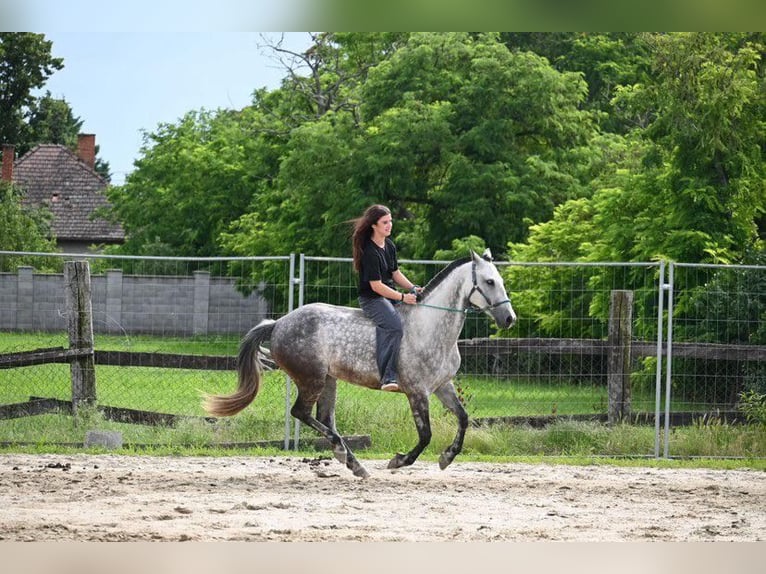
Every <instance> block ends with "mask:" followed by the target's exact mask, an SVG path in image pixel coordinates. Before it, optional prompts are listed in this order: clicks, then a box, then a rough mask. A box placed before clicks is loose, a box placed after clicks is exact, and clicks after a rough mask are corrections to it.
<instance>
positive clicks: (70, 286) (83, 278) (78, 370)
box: [64, 261, 96, 413]
mask: <svg viewBox="0 0 766 574" xmlns="http://www.w3.org/2000/svg"><path fill="white" fill-rule="evenodd" d="M64 286H65V289H66V308H67V317H68V325H69V348H70V349H83V350H87V351H90V353H88V354H87V355H85V356H83V357H78V358H76V359H73V360H72V362H71V375H72V409H73V411H74V412H75V413H76V412H77V407H78V406H79V405H81V404H92V403H95V401H96V369H95V364H94V361H93V307H92V302H91V296H90V293H91V291H90V266H89V265H88V262H87V261H67V262H66V264H65V265H64Z"/></svg>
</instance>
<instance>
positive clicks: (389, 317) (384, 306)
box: [359, 297, 403, 381]
mask: <svg viewBox="0 0 766 574" xmlns="http://www.w3.org/2000/svg"><path fill="white" fill-rule="evenodd" d="M359 306H360V307H361V308H362V312H363V313H364V315H365V316H366V317H369V318H370V319H372V320H373V321H374V322H375V325H377V328H376V329H375V353H376V358H377V362H378V374H379V375H380V379H381V381H389V380H398V379H399V376H398V373H397V370H396V363H397V361H398V359H399V346H400V345H401V342H402V333H403V330H402V320H401V317H399V313H398V312H397V311H396V309H395V308H394V305H393V303H392V302H391V301H389V300H388V299H386V298H385V297H359Z"/></svg>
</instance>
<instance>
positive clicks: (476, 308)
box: [418, 257, 511, 315]
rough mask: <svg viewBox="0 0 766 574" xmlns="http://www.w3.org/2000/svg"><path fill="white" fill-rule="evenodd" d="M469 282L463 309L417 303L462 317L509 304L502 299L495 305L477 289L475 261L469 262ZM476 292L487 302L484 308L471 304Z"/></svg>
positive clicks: (506, 300) (479, 288)
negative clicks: (462, 315)
mask: <svg viewBox="0 0 766 574" xmlns="http://www.w3.org/2000/svg"><path fill="white" fill-rule="evenodd" d="M483 259H484V260H485V261H489V262H490V263H491V262H492V260H491V259H487V258H486V257H484V258H483ZM471 281H472V282H473V286H472V287H471V291H470V292H469V293H468V297H466V301H467V303H468V304H467V305H466V307H465V308H463V309H456V308H455V307H440V306H439V305H428V304H427V303H418V305H419V306H420V307H430V308H431V309H441V310H442V311H449V312H451V313H462V314H464V315H467V314H468V313H484V312H485V311H490V310H492V309H496V308H497V307H499V306H500V305H505V304H506V303H510V302H511V300H510V299H503V300H502V301H498V302H497V303H492V301H490V300H489V297H487V294H486V293H484V291H482V290H481V287H479V280H478V278H477V277H476V261H473V262H471ZM476 292H478V293H479V295H481V296H482V297H484V301H486V302H487V306H486V307H479V306H478V305H475V304H473V303H471V296H472V295H473V294H474V293H476Z"/></svg>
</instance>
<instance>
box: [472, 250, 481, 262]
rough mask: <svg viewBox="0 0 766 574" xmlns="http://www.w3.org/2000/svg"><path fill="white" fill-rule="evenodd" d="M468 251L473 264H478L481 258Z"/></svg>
mask: <svg viewBox="0 0 766 574" xmlns="http://www.w3.org/2000/svg"><path fill="white" fill-rule="evenodd" d="M470 251H471V259H473V260H474V262H476V263H478V262H479V261H480V259H481V258H480V257H479V256H478V255H477V254H476V252H475V251H474V250H473V249H471V250H470Z"/></svg>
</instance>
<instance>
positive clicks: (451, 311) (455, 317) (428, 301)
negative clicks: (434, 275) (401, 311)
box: [422, 264, 471, 342]
mask: <svg viewBox="0 0 766 574" xmlns="http://www.w3.org/2000/svg"><path fill="white" fill-rule="evenodd" d="M470 273H471V267H470V264H466V265H461V266H460V267H457V268H456V269H455V270H454V271H452V272H451V273H450V274H449V276H448V277H446V278H445V280H444V281H443V282H442V283H440V284H439V285H437V286H436V288H435V289H434V290H433V291H432V292H430V293H429V294H428V296H427V297H426V298H425V299H424V300H423V301H422V302H423V304H424V305H423V308H424V311H426V312H427V314H426V315H427V316H428V317H429V319H430V320H431V321H432V322H433V325H432V328H433V329H437V330H438V332H439V333H440V334H441V338H442V339H443V340H444V341H445V342H448V341H450V340H451V339H454V340H455V341H457V339H458V337H459V336H460V331H462V329H463V324H464V323H465V313H463V312H462V311H463V309H464V307H465V300H466V297H467V292H466V285H467V284H470V281H471V276H470Z"/></svg>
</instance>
